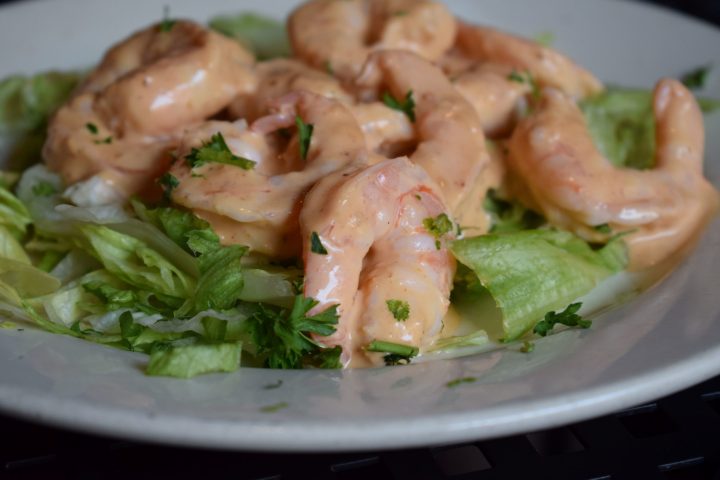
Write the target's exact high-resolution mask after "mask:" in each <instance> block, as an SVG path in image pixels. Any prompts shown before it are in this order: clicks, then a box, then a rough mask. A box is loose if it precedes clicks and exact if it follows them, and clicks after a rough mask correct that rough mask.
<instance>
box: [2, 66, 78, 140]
mask: <svg viewBox="0 0 720 480" xmlns="http://www.w3.org/2000/svg"><path fill="white" fill-rule="evenodd" d="M79 80H80V75H79V74H77V73H67V72H46V73H40V74H37V75H34V76H32V77H24V76H20V75H15V76H11V77H7V78H5V79H3V80H0V134H3V133H7V132H18V131H22V132H27V131H31V130H34V129H37V128H39V127H42V126H43V125H44V124H45V122H46V121H47V119H48V117H49V116H50V115H52V113H53V112H55V110H57V108H58V107H59V106H60V105H62V104H63V103H64V102H65V101H66V100H67V99H68V97H69V96H70V93H71V92H72V90H73V89H74V88H75V85H77V83H78V81H79Z"/></svg>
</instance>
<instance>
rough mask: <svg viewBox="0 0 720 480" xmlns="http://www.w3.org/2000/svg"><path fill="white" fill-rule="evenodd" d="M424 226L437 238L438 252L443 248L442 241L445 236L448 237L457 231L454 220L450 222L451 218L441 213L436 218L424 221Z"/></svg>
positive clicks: (436, 246)
mask: <svg viewBox="0 0 720 480" xmlns="http://www.w3.org/2000/svg"><path fill="white" fill-rule="evenodd" d="M423 226H424V227H425V229H426V230H427V231H428V233H430V234H431V235H432V236H433V237H435V248H437V249H438V250H440V248H441V247H442V245H441V244H440V239H441V238H442V237H443V235H446V234H448V233H450V232H452V231H453V230H455V227H454V225H453V222H452V220H450V217H448V216H447V214H445V213H441V214H440V215H438V216H437V217H435V218H432V217H428V218H426V219H424V220H423Z"/></svg>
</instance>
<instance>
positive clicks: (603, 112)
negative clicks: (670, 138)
mask: <svg viewBox="0 0 720 480" xmlns="http://www.w3.org/2000/svg"><path fill="white" fill-rule="evenodd" d="M580 108H581V109H582V111H583V114H584V115H585V120H586V121H587V124H588V128H589V130H590V134H591V135H592V137H593V140H594V141H595V145H596V146H597V148H598V150H600V152H601V153H602V154H603V155H604V156H605V157H606V158H607V159H608V160H610V162H612V164H613V165H616V166H621V167H630V168H637V169H647V168H652V166H653V163H654V158H655V119H654V117H653V108H652V92H649V91H647V90H631V89H617V88H615V89H613V88H610V89H608V90H606V91H605V92H603V93H601V94H599V95H596V96H594V97H590V98H587V99H585V100H583V101H582V102H581V103H580Z"/></svg>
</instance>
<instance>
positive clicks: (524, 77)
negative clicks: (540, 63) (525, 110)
mask: <svg viewBox="0 0 720 480" xmlns="http://www.w3.org/2000/svg"><path fill="white" fill-rule="evenodd" d="M508 80H510V81H511V82H516V83H524V84H527V85H529V86H530V93H531V95H532V98H533V100H539V99H540V96H541V92H540V85H538V83H537V81H536V80H535V77H533V76H532V74H531V73H530V72H518V71H517V70H513V71H512V72H511V73H510V75H508Z"/></svg>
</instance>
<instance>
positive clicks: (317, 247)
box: [310, 232, 328, 255]
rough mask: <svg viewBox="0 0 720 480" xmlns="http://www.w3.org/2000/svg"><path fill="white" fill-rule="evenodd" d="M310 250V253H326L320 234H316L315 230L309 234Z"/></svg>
mask: <svg viewBox="0 0 720 480" xmlns="http://www.w3.org/2000/svg"><path fill="white" fill-rule="evenodd" d="M310 251H311V252H312V253H317V254H318V255H327V254H328V251H327V249H326V248H325V246H324V245H323V244H322V242H321V241H320V235H318V233H317V232H312V233H311V234H310Z"/></svg>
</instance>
